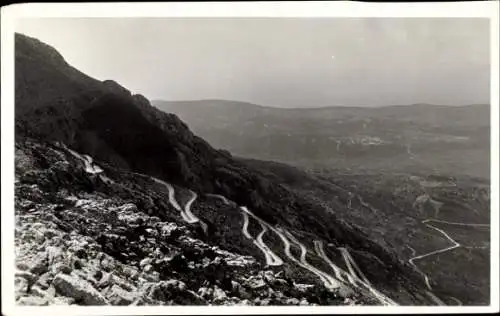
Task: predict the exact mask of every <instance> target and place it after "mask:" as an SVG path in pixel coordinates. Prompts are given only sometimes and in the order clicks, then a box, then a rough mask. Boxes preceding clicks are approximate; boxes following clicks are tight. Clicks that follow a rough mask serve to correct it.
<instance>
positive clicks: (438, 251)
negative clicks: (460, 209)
mask: <svg viewBox="0 0 500 316" xmlns="http://www.w3.org/2000/svg"><path fill="white" fill-rule="evenodd" d="M429 222H436V223H446V224H450V225H459V226H479V227H489V226H490V225H489V224H468V223H457V222H447V221H442V220H439V219H432V218H431V219H426V220H423V221H422V224H425V225H426V226H427V227H429V228H431V229H434V230H436V231H438V232H439V233H441V234H442V235H443V236H444V237H445V238H446V239H448V240H449V241H450V242H451V243H452V245H451V246H449V247H446V248H442V249H438V250H434V251H431V252H428V253H425V254H423V255H419V256H414V257H412V258H410V259H409V260H408V262H409V263H410V264H411V265H412V266H413V267H414V268H415V269H416V270H417V271H418V272H419V273H420V274H421V275H422V276H423V277H424V280H425V284H426V285H427V288H428V289H429V290H432V287H431V284H430V278H429V276H428V275H427V274H425V273H424V272H422V270H420V269H419V268H418V267H417V266H416V265H415V262H414V261H415V260H420V259H423V258H425V257H428V256H432V255H435V254H438V253H443V252H446V251H450V250H453V249H456V248H458V247H463V245H461V244H459V243H458V242H457V241H456V240H454V239H453V238H451V237H450V235H448V234H447V233H446V232H445V231H444V230H442V229H440V228H437V227H435V226H433V225H431V224H428V223H429Z"/></svg>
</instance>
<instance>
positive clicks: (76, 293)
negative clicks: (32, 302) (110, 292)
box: [53, 273, 107, 305]
mask: <svg viewBox="0 0 500 316" xmlns="http://www.w3.org/2000/svg"><path fill="white" fill-rule="evenodd" d="M53 284H54V286H55V288H56V289H57V291H58V292H59V293H61V294H62V295H64V296H69V297H72V298H74V299H75V300H76V301H81V302H82V303H83V304H84V305H106V304H107V301H106V299H105V298H104V297H103V296H102V295H101V293H99V292H98V291H97V290H96V289H95V288H93V287H92V285H91V284H90V283H89V282H87V281H85V280H83V279H81V278H79V277H74V276H70V275H66V274H62V273H60V274H58V275H56V277H55V278H54V281H53Z"/></svg>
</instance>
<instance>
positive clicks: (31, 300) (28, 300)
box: [16, 296, 49, 306]
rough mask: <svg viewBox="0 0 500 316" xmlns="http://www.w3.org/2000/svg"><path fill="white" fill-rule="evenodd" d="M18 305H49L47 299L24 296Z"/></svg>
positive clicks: (18, 301)
mask: <svg viewBox="0 0 500 316" xmlns="http://www.w3.org/2000/svg"><path fill="white" fill-rule="evenodd" d="M16 303H17V304H19V305H25V306H46V305H48V304H49V302H48V301H47V299H46V298H44V297H38V296H24V297H21V298H19V299H18V300H17V302H16Z"/></svg>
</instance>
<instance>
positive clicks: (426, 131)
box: [153, 100, 490, 178]
mask: <svg viewBox="0 0 500 316" xmlns="http://www.w3.org/2000/svg"><path fill="white" fill-rule="evenodd" d="M153 104H154V105H155V106H157V107H158V108H160V109H162V110H165V111H167V112H172V113H175V114H177V115H179V116H180V118H181V119H183V120H185V121H186V122H187V123H188V124H189V125H190V126H191V128H192V129H193V130H194V131H195V132H196V133H197V134H199V135H201V136H202V137H204V138H206V139H207V140H208V141H209V142H210V143H211V144H212V145H214V146H216V147H218V148H223V149H227V150H229V151H231V152H232V153H233V154H235V155H239V156H242V157H252V158H256V159H269V160H278V161H282V162H286V163H291V164H295V165H299V166H306V167H310V166H323V167H334V168H340V167H344V168H355V169H359V168H362V169H365V170H381V169H383V170H388V171H406V170H408V169H411V170H414V171H421V170H424V169H425V170H430V171H435V170H437V171H446V172H450V173H455V174H456V173H460V174H468V175H473V176H480V177H485V178H488V177H489V173H490V170H489V142H490V139H489V121H490V119H489V106H488V105H469V106H458V107H449V106H438V105H428V104H415V105H409V106H386V107H380V108H362V107H325V108H312V109H308V108H300V109H279V108H270V107H262V106H258V105H254V104H248V103H241V102H235V101H225V100H201V101H179V102H167V101H159V100H158V101H153Z"/></svg>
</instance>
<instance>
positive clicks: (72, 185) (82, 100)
mask: <svg viewBox="0 0 500 316" xmlns="http://www.w3.org/2000/svg"><path fill="white" fill-rule="evenodd" d="M16 178H17V180H16V182H17V183H16V243H17V247H16V251H17V253H16V260H17V267H18V269H19V271H18V272H17V277H16V288H17V291H16V295H17V296H18V302H19V303H20V304H52V303H55V302H63V303H64V302H65V303H74V304H86V305H94V304H240V303H241V304H310V303H314V304H351V303H356V304H389V305H391V304H403V305H404V304H417V305H421V304H441V303H442V302H441V301H440V300H439V299H438V298H436V297H435V296H434V295H433V294H432V293H430V292H429V291H427V290H426V288H425V284H424V282H423V280H422V279H421V277H420V275H419V273H418V271H416V270H415V269H413V268H412V267H411V266H408V265H402V264H400V261H399V260H398V258H397V254H396V253H395V252H394V251H392V250H391V249H387V248H385V247H383V246H382V245H381V244H380V243H378V242H376V241H374V240H372V239H370V238H369V237H368V236H367V235H366V234H365V233H363V232H362V231H361V230H359V229H357V228H356V227H355V226H353V225H350V224H349V223H348V222H346V221H344V220H342V219H341V218H339V217H338V216H337V215H336V214H335V212H329V211H327V209H326V208H325V206H324V205H323V203H322V202H321V201H314V200H310V199H307V198H305V197H304V196H302V195H301V194H297V192H294V191H293V190H290V189H289V188H287V187H286V186H284V185H282V184H280V183H279V182H277V181H275V180H273V179H272V178H268V177H266V176H265V175H263V174H262V173H261V172H259V171H257V170H256V169H254V168H253V167H251V166H249V165H247V164H245V163H242V162H240V161H238V160H236V159H233V158H232V157H231V155H230V154H229V153H228V152H225V151H219V150H215V149H214V148H212V147H211V146H210V145H209V144H208V143H207V142H205V141H204V140H203V139H201V138H199V137H197V136H196V135H194V134H193V133H192V132H191V131H190V130H189V128H188V127H187V125H186V124H184V123H183V122H182V121H180V120H179V119H178V117H177V116H175V115H173V114H167V113H163V112H161V111H160V110H158V109H157V108H155V107H153V106H151V105H150V104H149V102H148V101H147V99H145V98H144V97H143V96H140V95H133V94H131V93H130V92H129V91H128V90H126V89H125V88H123V87H121V86H120V85H118V84H117V83H115V82H113V81H104V82H99V81H97V80H94V79H92V78H89V77H87V76H85V75H83V74H81V73H80V72H79V71H77V70H76V69H74V68H72V67H71V66H69V65H68V64H67V63H66V62H65V61H64V59H63V58H62V57H61V56H60V55H59V54H58V53H57V52H56V51H55V50H54V49H53V48H51V47H49V46H47V45H45V44H43V43H41V42H39V41H38V40H36V39H33V38H29V37H26V36H23V35H20V34H18V35H16ZM103 261H104V263H103ZM359 262H362V263H363V264H359V265H358V264H357V263H359ZM109 280H111V281H109ZM301 284H307V285H301Z"/></svg>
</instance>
